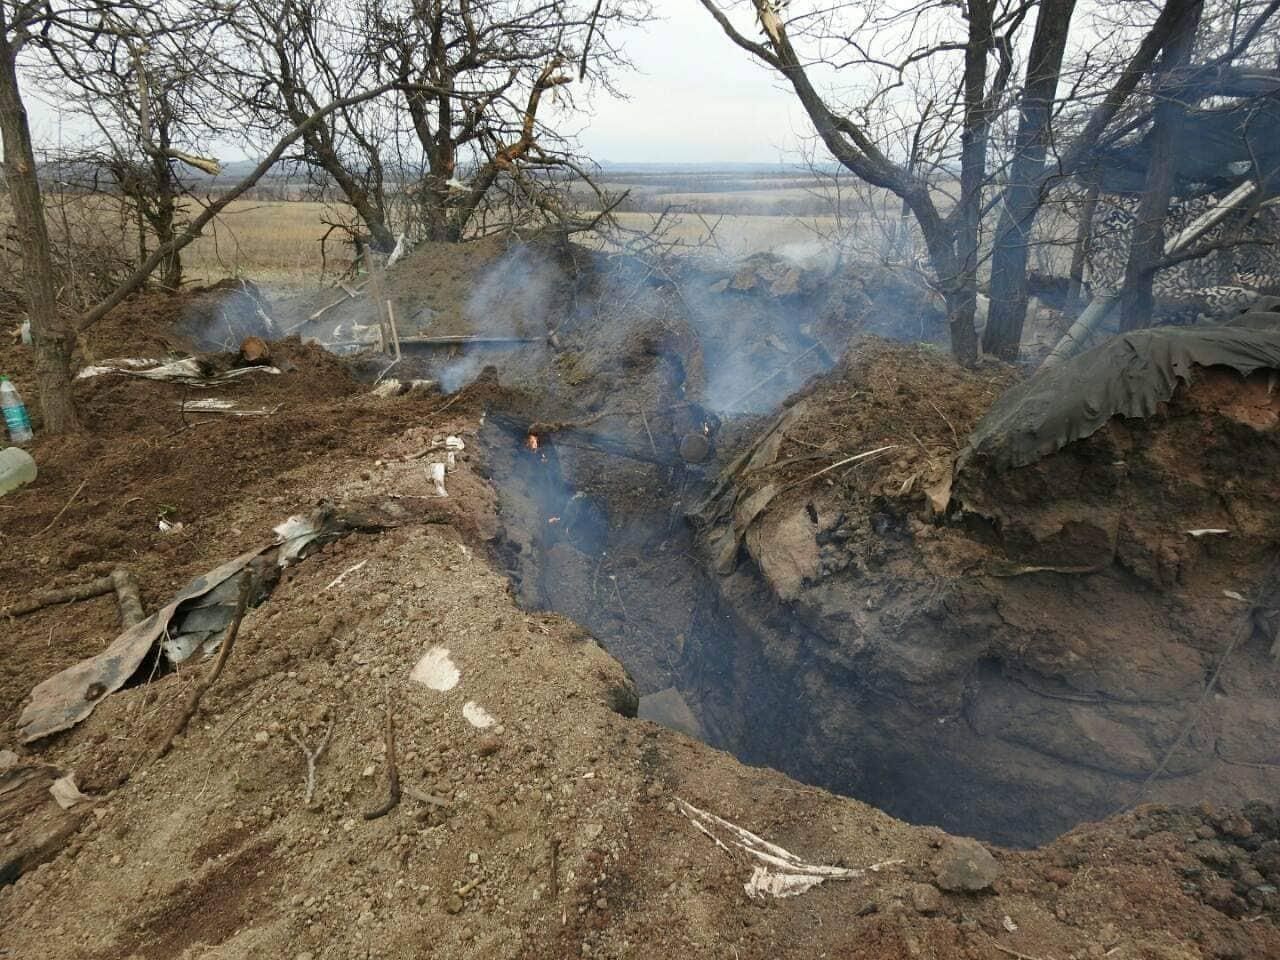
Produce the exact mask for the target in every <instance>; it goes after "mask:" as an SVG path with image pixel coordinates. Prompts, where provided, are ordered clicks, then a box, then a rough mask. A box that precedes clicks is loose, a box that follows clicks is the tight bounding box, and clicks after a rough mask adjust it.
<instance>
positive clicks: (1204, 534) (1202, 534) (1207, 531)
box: [1187, 527, 1231, 537]
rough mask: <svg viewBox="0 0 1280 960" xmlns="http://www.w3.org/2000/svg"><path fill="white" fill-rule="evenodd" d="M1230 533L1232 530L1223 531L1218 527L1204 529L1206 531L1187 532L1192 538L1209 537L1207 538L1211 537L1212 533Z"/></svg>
mask: <svg viewBox="0 0 1280 960" xmlns="http://www.w3.org/2000/svg"><path fill="white" fill-rule="evenodd" d="M1230 532H1231V531H1230V530H1222V529H1219V528H1217V527H1205V528H1204V529H1202V530H1188V531H1187V533H1189V534H1190V535H1191V536H1193V537H1207V536H1209V535H1210V534H1212V533H1230Z"/></svg>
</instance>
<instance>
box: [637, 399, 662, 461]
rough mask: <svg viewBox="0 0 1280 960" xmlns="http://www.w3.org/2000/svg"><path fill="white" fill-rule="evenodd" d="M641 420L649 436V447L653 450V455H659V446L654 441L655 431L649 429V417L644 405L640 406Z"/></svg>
mask: <svg viewBox="0 0 1280 960" xmlns="http://www.w3.org/2000/svg"><path fill="white" fill-rule="evenodd" d="M640 422H641V423H643V424H644V432H645V435H646V436H647V437H648V438H649V449H650V450H652V451H653V455H654V456H655V457H656V456H657V455H658V448H657V446H655V445H654V442H653V432H652V431H651V430H650V429H649V418H648V417H647V416H645V412H644V406H643V405H641V407H640Z"/></svg>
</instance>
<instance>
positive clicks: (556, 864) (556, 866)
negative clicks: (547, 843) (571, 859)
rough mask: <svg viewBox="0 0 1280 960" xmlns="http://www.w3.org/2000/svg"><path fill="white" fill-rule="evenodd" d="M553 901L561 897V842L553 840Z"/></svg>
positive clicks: (551, 886)
mask: <svg viewBox="0 0 1280 960" xmlns="http://www.w3.org/2000/svg"><path fill="white" fill-rule="evenodd" d="M550 892H551V899H552V900H554V899H555V898H556V897H558V896H559V895H560V841H559V840H558V839H556V838H555V837H552V838H551V885H550Z"/></svg>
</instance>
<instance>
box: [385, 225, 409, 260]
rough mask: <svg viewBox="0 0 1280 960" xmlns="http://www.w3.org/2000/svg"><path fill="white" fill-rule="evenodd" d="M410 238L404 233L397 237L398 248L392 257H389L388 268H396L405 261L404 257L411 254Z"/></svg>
mask: <svg viewBox="0 0 1280 960" xmlns="http://www.w3.org/2000/svg"><path fill="white" fill-rule="evenodd" d="M407 241H408V238H407V237H406V236H405V235H404V234H403V233H402V234H400V236H398V237H396V248H395V249H394V250H392V251H391V256H389V257H387V267H388V268H391V267H394V266H395V265H396V264H397V263H399V262H400V261H401V260H403V259H404V255H405V254H406V253H408V252H409V244H408V242H407Z"/></svg>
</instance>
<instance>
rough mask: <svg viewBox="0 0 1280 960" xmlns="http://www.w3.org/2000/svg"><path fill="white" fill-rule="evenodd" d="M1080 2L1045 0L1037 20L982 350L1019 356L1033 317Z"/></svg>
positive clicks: (1007, 356) (995, 254)
mask: <svg viewBox="0 0 1280 960" xmlns="http://www.w3.org/2000/svg"><path fill="white" fill-rule="evenodd" d="M1075 3H1076V0H1044V2H1043V3H1042V4H1041V5H1040V12H1039V14H1038V16H1037V18H1036V30H1035V35H1034V36H1033V37H1032V40H1031V52H1030V54H1029V56H1028V59H1027V79H1026V82H1025V83H1024V85H1023V91H1022V112H1021V116H1020V117H1019V120H1018V134H1017V139H1016V141H1015V144H1016V146H1015V151H1014V156H1013V163H1012V164H1011V166H1010V169H1009V185H1008V187H1007V188H1006V190H1005V198H1004V201H1005V202H1004V204H1003V205H1002V210H1001V213H1000V222H999V224H998V226H997V227H996V239H995V246H994V248H993V250H992V258H991V307H990V310H989V312H988V315H987V328H986V330H985V331H983V334H982V348H983V349H984V350H985V351H986V352H987V353H990V354H994V355H995V356H997V357H1000V358H1001V359H1004V360H1015V359H1017V356H1018V348H1019V346H1020V345H1021V343H1022V327H1023V324H1024V323H1025V321H1026V316H1027V258H1028V255H1029V253H1030V249H1031V248H1030V243H1029V241H1030V234H1031V227H1032V224H1033V223H1034V222H1035V215H1036V211H1037V210H1039V209H1040V183H1039V179H1040V174H1041V171H1042V170H1043V168H1044V159H1045V154H1046V150H1047V146H1048V141H1049V136H1050V124H1049V121H1050V115H1051V111H1052V109H1053V100H1054V97H1055V96H1056V95H1057V92H1058V76H1059V73H1060V72H1061V70H1062V57H1063V53H1064V51H1065V50H1066V46H1067V34H1068V31H1069V29H1070V25H1071V15H1072V13H1073V12H1074V11H1075Z"/></svg>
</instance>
